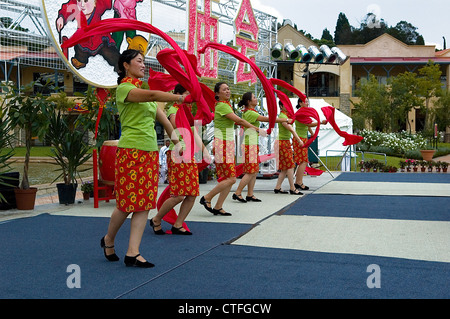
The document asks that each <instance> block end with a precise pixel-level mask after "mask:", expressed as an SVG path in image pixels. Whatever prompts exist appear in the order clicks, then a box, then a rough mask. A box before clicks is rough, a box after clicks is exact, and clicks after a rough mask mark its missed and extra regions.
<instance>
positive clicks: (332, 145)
mask: <svg viewBox="0 0 450 319" xmlns="http://www.w3.org/2000/svg"><path fill="white" fill-rule="evenodd" d="M309 103H310V106H311V107H313V108H314V109H315V110H316V111H317V113H319V116H320V120H321V121H322V120H325V115H323V112H322V110H321V108H322V107H324V106H330V104H329V103H327V102H326V101H325V100H324V99H317V100H313V99H310V100H309ZM296 104H297V100H295V104H294V103H292V105H296ZM334 119H335V120H336V124H337V125H338V126H339V128H340V129H341V130H342V131H344V132H347V133H349V134H353V120H352V118H351V117H349V116H347V115H345V114H344V113H342V112H341V111H339V110H338V109H336V110H335V111H334ZM313 131H314V128H313ZM318 139H319V145H318V148H319V154H318V155H319V156H326V155H327V151H330V152H328V156H339V155H342V154H340V153H339V152H331V151H345V150H346V149H347V146H343V145H342V143H343V142H344V138H343V137H340V136H339V135H338V134H337V133H336V131H335V130H334V129H333V127H332V126H331V124H327V125H320V131H319V136H318Z"/></svg>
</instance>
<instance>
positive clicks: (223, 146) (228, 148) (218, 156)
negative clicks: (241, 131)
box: [214, 138, 236, 179]
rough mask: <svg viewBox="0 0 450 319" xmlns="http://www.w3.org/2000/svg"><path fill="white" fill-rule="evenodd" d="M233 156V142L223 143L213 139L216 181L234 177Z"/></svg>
mask: <svg viewBox="0 0 450 319" xmlns="http://www.w3.org/2000/svg"><path fill="white" fill-rule="evenodd" d="M234 154H235V144H234V141H223V140H221V139H218V138H214V161H215V164H216V173H217V179H220V178H230V177H236V164H235V161H234Z"/></svg>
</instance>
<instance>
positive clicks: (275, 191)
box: [273, 188, 289, 194]
mask: <svg viewBox="0 0 450 319" xmlns="http://www.w3.org/2000/svg"><path fill="white" fill-rule="evenodd" d="M273 191H274V193H275V194H289V193H288V192H287V191H282V190H281V188H278V189H276V188H275V189H274V190H273Z"/></svg>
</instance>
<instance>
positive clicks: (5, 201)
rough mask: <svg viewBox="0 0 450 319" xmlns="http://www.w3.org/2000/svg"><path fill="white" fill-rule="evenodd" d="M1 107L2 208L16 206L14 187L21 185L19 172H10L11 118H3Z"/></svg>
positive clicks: (0, 168)
mask: <svg viewBox="0 0 450 319" xmlns="http://www.w3.org/2000/svg"><path fill="white" fill-rule="evenodd" d="M3 105H4V104H3V103H2V105H1V106H2V108H1V109H0V210H4V209H11V208H16V198H15V195H14V188H15V187H17V186H18V185H19V172H10V170H11V169H10V167H9V164H8V161H9V160H10V158H11V157H12V156H13V154H14V151H13V150H12V148H11V135H10V130H11V126H10V119H9V118H8V117H5V118H4V119H3V112H2V111H3Z"/></svg>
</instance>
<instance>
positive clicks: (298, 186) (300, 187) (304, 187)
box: [294, 184, 309, 191]
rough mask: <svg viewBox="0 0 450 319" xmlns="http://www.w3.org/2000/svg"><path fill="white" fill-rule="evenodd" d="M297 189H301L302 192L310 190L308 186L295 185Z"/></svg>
mask: <svg viewBox="0 0 450 319" xmlns="http://www.w3.org/2000/svg"><path fill="white" fill-rule="evenodd" d="M294 186H295V188H298V189H301V190H302V191H307V190H308V189H309V187H308V186H305V185H304V184H302V185H298V184H294Z"/></svg>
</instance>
